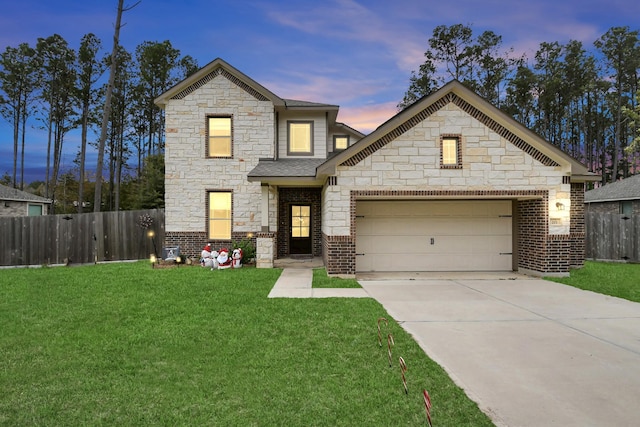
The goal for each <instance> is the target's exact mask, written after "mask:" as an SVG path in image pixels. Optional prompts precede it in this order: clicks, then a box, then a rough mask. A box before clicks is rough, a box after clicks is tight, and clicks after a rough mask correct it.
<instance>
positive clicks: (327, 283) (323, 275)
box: [312, 268, 362, 288]
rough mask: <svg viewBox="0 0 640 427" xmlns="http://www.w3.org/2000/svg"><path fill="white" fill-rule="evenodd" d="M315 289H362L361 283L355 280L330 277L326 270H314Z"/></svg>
mask: <svg viewBox="0 0 640 427" xmlns="http://www.w3.org/2000/svg"><path fill="white" fill-rule="evenodd" d="M312 286H313V287H314V288H361V287H362V286H360V283H358V282H357V281H356V280H355V279H342V278H339V277H329V276H328V275H327V270H326V269H324V268H314V269H313V284H312Z"/></svg>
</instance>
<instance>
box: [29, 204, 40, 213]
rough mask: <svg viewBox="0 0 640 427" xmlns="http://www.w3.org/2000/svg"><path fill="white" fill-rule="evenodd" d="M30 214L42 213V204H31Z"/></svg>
mask: <svg viewBox="0 0 640 427" xmlns="http://www.w3.org/2000/svg"><path fill="white" fill-rule="evenodd" d="M28 209H29V216H40V215H42V205H29V208H28Z"/></svg>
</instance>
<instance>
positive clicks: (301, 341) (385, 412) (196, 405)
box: [0, 262, 492, 426]
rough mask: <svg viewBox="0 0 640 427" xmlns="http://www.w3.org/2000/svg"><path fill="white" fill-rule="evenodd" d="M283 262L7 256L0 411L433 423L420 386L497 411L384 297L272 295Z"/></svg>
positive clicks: (464, 404) (449, 404) (481, 419)
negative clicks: (29, 263)
mask: <svg viewBox="0 0 640 427" xmlns="http://www.w3.org/2000/svg"><path fill="white" fill-rule="evenodd" d="M280 271H281V270H279V269H266V270H263V269H260V270H259V269H255V268H243V269H239V270H224V271H210V270H209V269H203V268H199V267H187V266H182V267H179V268H172V269H163V270H159V269H151V267H150V266H149V264H148V263H145V262H138V263H122V264H109V265H96V266H82V267H59V268H40V269H8V270H0V331H1V333H0V354H1V356H2V358H1V363H2V364H1V365H0V391H1V392H0V425H7V426H17V425H118V426H120V425H136V426H138V425H154V426H155V425H172V426H174V425H188V426H205V425H220V426H232V425H234V426H235V425H239V426H273V425H288V426H336V425H345V426H353V425H366V426H390V425H402V426H408V425H416V426H424V425H426V417H425V412H424V405H423V401H422V394H421V391H422V389H423V388H426V389H427V390H428V391H429V393H430V394H431V398H432V402H433V409H432V415H433V419H434V424H435V425H437V426H489V425H492V424H491V422H490V420H489V419H488V418H487V417H486V416H485V415H484V414H483V413H482V412H481V411H480V410H479V409H478V407H477V405H476V404H475V403H473V402H471V401H470V400H469V399H468V398H467V397H466V395H465V394H464V393H463V392H462V391H461V390H460V389H459V388H458V387H456V386H455V385H454V384H453V383H452V381H451V380H450V379H449V377H448V376H447V375H446V374H445V372H444V371H443V370H442V369H441V368H440V367H439V366H438V365H436V364H435V363H434V362H433V361H431V360H430V359H429V358H428V357H427V356H426V355H425V354H424V353H423V351H422V350H421V349H420V348H419V346H418V345H417V344H416V343H415V342H414V341H413V340H412V339H411V337H410V336H409V335H408V334H407V333H405V332H404V330H403V329H402V328H401V327H399V326H398V325H397V324H396V323H395V322H393V321H392V319H390V318H389V317H388V315H387V313H386V312H385V311H384V309H383V308H382V306H381V305H380V304H378V303H377V302H376V301H375V300H373V299H368V298H363V299H338V298H333V299H268V298H267V295H268V293H269V291H270V289H271V288H272V286H273V284H274V283H275V281H276V279H277V278H278V276H279V274H280ZM382 316H385V317H387V318H389V320H390V322H389V328H388V329H383V331H384V333H385V336H386V333H387V332H391V333H392V334H393V336H394V338H395V343H396V345H395V347H394V348H393V354H394V357H393V358H394V366H393V368H390V367H389V366H388V361H387V349H386V340H385V341H384V342H385V345H384V346H383V347H382V348H380V347H379V346H378V340H377V328H376V324H377V319H378V318H379V317H382ZM398 356H402V357H403V358H404V360H405V361H406V364H407V366H408V371H407V380H408V384H409V394H408V395H405V394H404V390H403V387H402V381H401V376H400V369H399V367H398V363H397V360H398V359H397V358H398Z"/></svg>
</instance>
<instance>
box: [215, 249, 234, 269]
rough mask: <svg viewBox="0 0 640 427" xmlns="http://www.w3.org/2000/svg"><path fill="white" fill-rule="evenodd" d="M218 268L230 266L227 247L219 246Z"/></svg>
mask: <svg viewBox="0 0 640 427" xmlns="http://www.w3.org/2000/svg"><path fill="white" fill-rule="evenodd" d="M217 260H218V270H224V269H225V268H231V262H232V260H231V257H230V256H229V249H227V248H220V252H219V253H218V257H217Z"/></svg>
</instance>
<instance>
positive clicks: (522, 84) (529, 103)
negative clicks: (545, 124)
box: [504, 64, 537, 128]
mask: <svg viewBox="0 0 640 427" xmlns="http://www.w3.org/2000/svg"><path fill="white" fill-rule="evenodd" d="M536 81H537V78H536V75H535V74H534V72H533V71H532V70H531V69H530V68H529V67H527V66H525V65H524V64H522V65H520V66H519V67H518V68H517V69H516V72H515V74H514V75H513V77H512V78H511V79H510V80H509V83H508V86H507V89H506V92H507V95H506V99H505V106H504V108H505V110H506V111H507V112H509V114H511V115H512V116H513V117H514V118H515V119H516V120H517V121H519V122H520V123H522V124H523V125H525V126H527V127H529V128H530V127H532V126H533V124H534V120H535V109H536V96H535V94H534V88H535V87H536Z"/></svg>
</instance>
